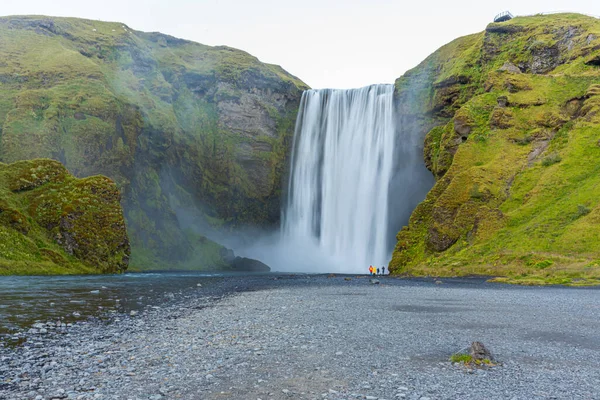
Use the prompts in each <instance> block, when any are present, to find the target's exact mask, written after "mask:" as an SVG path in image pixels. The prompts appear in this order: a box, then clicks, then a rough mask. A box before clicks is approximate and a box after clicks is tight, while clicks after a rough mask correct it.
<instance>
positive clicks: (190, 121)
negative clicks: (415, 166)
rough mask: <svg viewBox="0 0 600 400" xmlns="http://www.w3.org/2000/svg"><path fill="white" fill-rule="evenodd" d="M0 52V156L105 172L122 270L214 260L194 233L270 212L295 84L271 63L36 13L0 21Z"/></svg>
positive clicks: (260, 220) (298, 87) (261, 219)
mask: <svg viewBox="0 0 600 400" xmlns="http://www.w3.org/2000/svg"><path fill="white" fill-rule="evenodd" d="M0 59H1V60H2V61H1V62H0V161H3V162H9V163H10V162H14V161H17V160H26V159H32V158H38V157H44V158H51V159H55V160H59V161H61V162H62V163H63V164H64V165H65V166H66V167H67V168H68V169H69V171H71V172H72V173H73V174H74V175H75V176H78V177H84V176H90V175H95V174H102V175H106V176H108V177H110V178H111V179H113V180H114V181H115V182H116V183H117V185H118V187H119V188H120V189H121V190H122V193H123V207H124V210H125V216H126V221H127V225H128V229H129V233H130V237H131V241H132V266H133V267H134V268H137V269H152V268H154V269H167V268H215V267H219V266H220V265H221V263H222V260H221V258H220V257H219V256H218V255H217V256H215V254H218V252H217V253H215V249H216V248H219V246H218V245H217V244H216V243H214V242H211V241H210V240H208V239H206V237H205V236H206V235H208V233H210V232H211V231H212V230H215V229H219V230H225V231H226V230H228V229H232V228H233V227H238V226H240V225H245V224H253V225H269V224H273V223H275V222H276V221H277V220H278V218H279V198H280V181H281V179H282V174H283V169H284V165H285V160H286V157H287V151H286V149H287V148H288V147H289V146H288V142H289V141H290V138H291V135H292V133H293V126H294V121H295V114H296V112H297V108H298V104H299V101H300V95H301V92H302V90H303V89H304V88H306V85H305V84H304V83H302V82H301V81H300V80H298V79H297V78H295V77H294V76H292V75H290V74H288V73H287V72H285V71H284V70H283V69H282V68H281V67H279V66H275V65H269V64H264V63H261V62H260V61H259V60H258V59H256V58H255V57H253V56H251V55H250V54H247V53H245V52H243V51H239V50H235V49H232V48H229V47H225V46H219V47H210V46H204V45H201V44H198V43H193V42H189V41H185V40H181V39H177V38H174V37H171V36H167V35H162V34H159V33H144V32H138V31H134V30H132V29H130V28H129V27H128V26H126V25H123V24H121V23H111V22H100V21H90V20H83V19H75V18H54V17H43V16H29V17H5V18H0ZM190 221H193V225H194V226H197V227H202V228H201V229H200V230H198V229H196V230H195V231H194V230H191V229H189V228H190V225H192V224H191V223H190ZM199 238H200V239H199Z"/></svg>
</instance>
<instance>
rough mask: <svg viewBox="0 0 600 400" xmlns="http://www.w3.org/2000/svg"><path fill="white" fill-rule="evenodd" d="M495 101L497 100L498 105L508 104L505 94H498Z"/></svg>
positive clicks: (504, 105)
mask: <svg viewBox="0 0 600 400" xmlns="http://www.w3.org/2000/svg"><path fill="white" fill-rule="evenodd" d="M496 101H497V102H498V107H502V108H504V107H506V106H507V105H508V97H506V96H500V97H498V98H497V99H496Z"/></svg>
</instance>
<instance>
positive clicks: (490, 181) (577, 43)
mask: <svg viewBox="0 0 600 400" xmlns="http://www.w3.org/2000/svg"><path fill="white" fill-rule="evenodd" d="M396 101H397V105H398V109H399V112H400V114H401V115H402V118H403V120H404V121H407V122H406V123H407V124H409V125H410V126H411V127H412V128H414V129H419V130H420V131H422V133H423V134H425V133H427V135H426V137H425V151H424V157H425V161H426V164H427V167H428V168H429V169H430V170H431V171H432V172H433V174H434V175H435V176H436V179H437V182H436V184H435V186H434V188H433V189H432V190H431V192H430V193H429V194H428V196H427V198H426V200H425V201H424V202H422V203H421V204H420V205H419V206H418V207H417V208H416V210H415V211H414V212H413V214H412V216H411V218H410V222H409V225H408V226H407V227H405V228H404V229H403V230H402V231H401V232H400V233H399V234H398V236H397V239H398V243H397V245H396V249H395V251H394V254H393V258H392V261H391V263H390V270H391V271H392V272H393V273H396V274H409V275H432V276H455V275H470V274H478V275H493V276H499V277H502V278H501V279H499V280H504V281H512V282H520V283H531V284H535V283H566V284H584V283H593V282H598V279H600V114H599V112H600V20H599V19H596V18H592V17H587V16H582V15H578V14H556V15H536V16H531V17H517V18H514V19H513V20H511V21H509V22H504V23H492V24H490V25H489V26H488V27H487V28H486V30H485V32H482V33H478V34H475V35H470V36H466V37H463V38H459V39H457V40H455V41H453V42H451V43H449V44H448V45H446V46H444V47H442V48H440V49H439V50H438V51H436V52H435V53H434V54H432V55H431V56H430V57H428V58H427V59H426V60H425V61H424V62H423V63H421V64H420V65H419V66H418V67H416V68H415V69H413V70H411V71H409V72H408V73H407V74H405V76H403V77H401V78H400V79H398V80H397V82H396Z"/></svg>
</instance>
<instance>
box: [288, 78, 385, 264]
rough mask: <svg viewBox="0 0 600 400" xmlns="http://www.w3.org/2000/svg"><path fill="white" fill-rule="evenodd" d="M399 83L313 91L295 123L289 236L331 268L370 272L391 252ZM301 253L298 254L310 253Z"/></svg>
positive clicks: (290, 185)
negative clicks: (390, 205) (390, 211)
mask: <svg viewBox="0 0 600 400" xmlns="http://www.w3.org/2000/svg"><path fill="white" fill-rule="evenodd" d="M393 92H394V86H393V85H373V86H367V87H364V88H360V89H351V90H334V89H324V90H308V91H306V92H305V93H304V94H303V96H302V101H301V104H300V111H299V114H298V120H297V123H296V132H295V134H294V143H293V150H292V161H291V170H290V178H289V187H288V197H287V204H285V206H284V210H283V216H282V226H281V228H282V229H281V231H282V232H281V233H282V242H285V243H295V244H297V245H299V246H300V244H301V247H302V248H307V247H306V246H309V247H310V248H312V250H306V251H307V252H314V251H315V250H316V254H318V257H320V260H321V261H319V260H318V259H317V260H315V259H314V258H313V259H311V261H310V263H319V262H322V263H324V264H325V263H326V264H328V265H327V268H328V271H332V270H337V271H339V272H363V273H364V272H366V271H367V268H368V266H369V265H376V266H378V267H381V266H383V265H386V264H387V262H388V260H389V258H390V254H391V248H390V245H389V243H390V238H389V237H388V236H389V232H390V230H389V228H388V223H389V222H388V221H389V215H388V203H389V202H388V200H389V197H388V195H389V187H390V180H391V178H392V171H393V168H394V147H395V143H394V137H395V127H394V116H393ZM306 256H307V254H305V255H303V254H297V255H295V257H306Z"/></svg>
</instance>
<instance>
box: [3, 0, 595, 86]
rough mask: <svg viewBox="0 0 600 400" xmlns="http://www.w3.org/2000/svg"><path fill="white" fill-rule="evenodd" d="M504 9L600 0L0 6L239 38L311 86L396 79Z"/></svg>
mask: <svg viewBox="0 0 600 400" xmlns="http://www.w3.org/2000/svg"><path fill="white" fill-rule="evenodd" d="M505 10H509V11H511V12H512V13H513V14H514V15H530V14H537V13H541V12H556V11H570V12H580V13H584V14H590V15H597V16H600V1H593V0H571V1H568V2H567V1H555V0H543V1H542V0H504V1H494V2H492V1H485V0H479V1H469V0H452V1H448V0H439V1H425V0H421V1H419V0H413V1H408V2H407V1H401V0H298V1H288V0H195V1H193V0H103V1H82V0H51V1H50V0H18V1H15V0H0V13H1V14H2V15H27V14H36V15H52V16H68V17H80V18H88V19H97V20H103V21H118V22H123V23H125V24H127V25H128V26H129V27H131V28H133V29H136V30H141V31H158V32H162V33H166V34H169V35H172V36H176V37H180V38H184V39H188V40H193V41H196V42H200V43H203V44H207V45H227V46H231V47H235V48H238V49H242V50H245V51H247V52H249V53H250V54H252V55H254V56H256V57H258V58H259V59H260V60H261V61H263V62H268V63H272V64H278V65H281V66H282V67H283V68H284V69H286V70H287V71H288V72H290V73H292V74H293V75H296V76H297V77H299V78H300V79H302V80H303V81H304V82H306V83H307V84H308V85H309V86H311V87H313V88H354V87H361V86H365V85H369V84H374V83H392V82H393V81H394V80H395V79H396V78H398V77H399V76H401V75H402V74H403V73H404V72H405V71H407V70H408V69H410V68H412V67H414V66H416V65H417V64H419V62H421V61H422V60H423V59H424V58H425V57H427V56H428V55H429V54H431V53H432V52H434V51H435V50H436V49H437V48H439V47H440V46H442V45H444V44H445V43H447V42H449V41H451V40H453V39H455V38H457V37H459V36H464V35H467V34H470V33H475V32H479V31H482V30H483V29H485V27H486V25H487V24H488V23H489V22H491V21H492V20H493V18H494V16H495V15H496V14H498V13H500V12H502V11H505Z"/></svg>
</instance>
